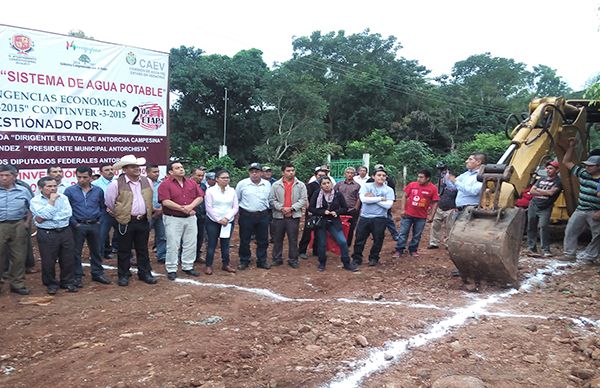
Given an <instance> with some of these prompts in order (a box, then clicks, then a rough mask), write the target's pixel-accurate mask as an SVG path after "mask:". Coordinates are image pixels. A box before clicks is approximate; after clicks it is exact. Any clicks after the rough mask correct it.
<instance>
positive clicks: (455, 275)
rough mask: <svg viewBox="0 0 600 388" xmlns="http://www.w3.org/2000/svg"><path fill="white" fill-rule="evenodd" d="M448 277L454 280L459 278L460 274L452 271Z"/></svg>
mask: <svg viewBox="0 0 600 388" xmlns="http://www.w3.org/2000/svg"><path fill="white" fill-rule="evenodd" d="M450 275H452V277H455V278H457V277H459V276H460V272H458V270H456V271H452V272H450Z"/></svg>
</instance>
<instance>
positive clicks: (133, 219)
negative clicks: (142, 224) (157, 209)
mask: <svg viewBox="0 0 600 388" xmlns="http://www.w3.org/2000/svg"><path fill="white" fill-rule="evenodd" d="M146 220H148V218H147V217H146V215H145V214H140V215H138V216H131V221H130V222H139V221H146Z"/></svg>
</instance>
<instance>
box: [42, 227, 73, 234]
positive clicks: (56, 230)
mask: <svg viewBox="0 0 600 388" xmlns="http://www.w3.org/2000/svg"><path fill="white" fill-rule="evenodd" d="M38 229H39V230H43V231H45V232H54V233H62V232H64V231H65V230H67V229H69V227H68V226H65V227H64V228H54V229H46V228H38Z"/></svg>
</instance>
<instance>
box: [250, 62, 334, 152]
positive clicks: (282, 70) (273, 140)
mask: <svg viewBox="0 0 600 388" xmlns="http://www.w3.org/2000/svg"><path fill="white" fill-rule="evenodd" d="M322 92H323V88H322V86H321V84H320V83H318V82H316V80H315V79H314V78H313V77H312V76H311V75H309V74H302V73H296V72H293V71H290V68H289V66H281V67H279V68H278V69H275V70H274V71H273V73H272V75H271V77H270V79H269V81H268V82H267V88H266V90H265V92H264V93H263V96H264V97H263V102H264V104H265V108H264V110H263V112H262V115H261V118H260V125H261V128H262V132H263V138H262V139H263V142H262V143H260V144H258V145H257V146H256V147H255V153H256V155H258V156H259V157H260V159H262V160H266V161H269V162H271V163H273V162H278V161H281V160H284V159H286V158H289V155H291V154H292V153H293V152H294V151H296V150H298V149H299V148H301V146H302V145H303V144H304V143H305V142H306V139H311V140H312V141H320V140H323V139H325V136H326V132H325V126H324V123H323V117H324V115H325V112H326V110H327V102H326V101H325V99H323V97H321V94H322Z"/></svg>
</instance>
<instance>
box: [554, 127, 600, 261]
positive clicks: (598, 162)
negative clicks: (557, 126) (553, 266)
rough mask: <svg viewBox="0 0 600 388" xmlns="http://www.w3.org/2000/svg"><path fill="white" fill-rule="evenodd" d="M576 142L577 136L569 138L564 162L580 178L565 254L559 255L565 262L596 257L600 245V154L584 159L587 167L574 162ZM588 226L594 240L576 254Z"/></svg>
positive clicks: (568, 224) (566, 234) (566, 238)
mask: <svg viewBox="0 0 600 388" xmlns="http://www.w3.org/2000/svg"><path fill="white" fill-rule="evenodd" d="M576 145H577V139H575V138H571V139H569V148H567V152H565V156H564V157H563V161H562V163H563V165H564V166H565V167H567V168H568V169H569V171H571V174H573V175H574V176H576V177H577V178H578V179H579V200H578V204H577V208H576V209H575V211H574V212H573V214H571V217H570V218H569V222H568V223H567V228H566V230H565V239H564V242H563V245H564V246H563V252H564V255H563V256H562V257H560V258H559V260H562V261H575V260H576V259H577V258H578V257H581V258H582V259H584V260H595V259H596V257H598V253H599V248H600V221H599V220H596V219H594V213H596V212H597V211H598V210H600V197H598V196H597V195H596V193H597V190H596V189H597V186H598V183H600V156H598V155H592V156H590V157H589V158H588V159H587V160H586V161H584V162H583V164H584V166H585V167H581V166H578V165H576V164H575V163H573V152H574V151H575V147H576ZM588 228H589V229H590V231H591V233H592V241H590V243H589V244H588V246H587V247H586V248H585V251H583V252H581V253H580V255H577V254H576V253H577V242H578V238H579V236H580V235H581V234H582V233H583V232H585V231H586V229H588Z"/></svg>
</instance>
